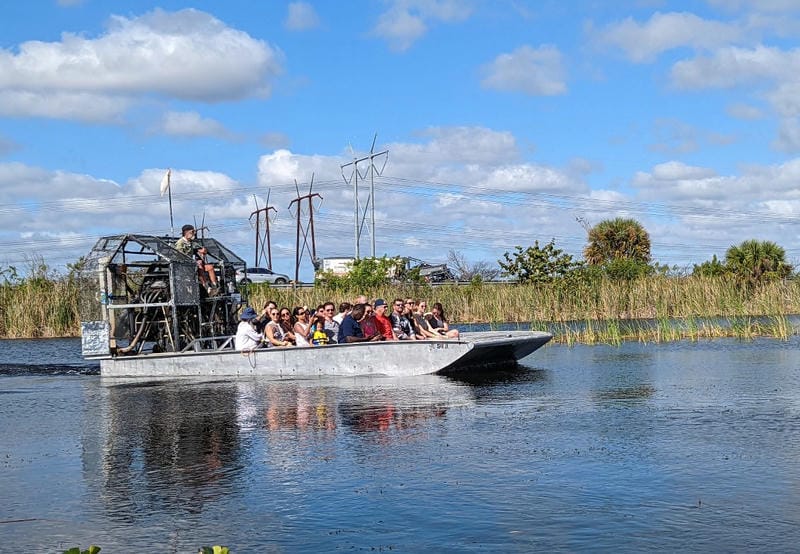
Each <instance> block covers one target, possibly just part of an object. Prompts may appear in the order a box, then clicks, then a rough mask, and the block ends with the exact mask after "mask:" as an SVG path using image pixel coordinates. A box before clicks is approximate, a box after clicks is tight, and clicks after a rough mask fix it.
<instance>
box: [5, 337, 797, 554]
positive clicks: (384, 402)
mask: <svg viewBox="0 0 800 554" xmlns="http://www.w3.org/2000/svg"><path fill="white" fill-rule="evenodd" d="M798 346H800V344H798V339H797V338H793V339H792V340H791V341H790V342H779V341H773V340H758V341H754V342H737V341H733V340H718V341H714V342H701V343H688V342H683V343H675V344H668V345H643V344H625V345H623V346H622V347H619V348H617V347H606V346H593V347H586V346H575V347H566V346H548V347H546V348H544V349H542V350H540V351H539V352H537V353H535V354H534V355H533V356H531V357H529V358H528V359H527V360H525V362H526V363H527V364H528V365H527V366H524V367H521V368H519V369H518V370H514V371H506V372H504V373H501V374H498V375H495V376H493V377H491V378H487V377H486V376H480V375H470V376H466V377H465V378H464V379H462V380H454V379H449V378H443V377H436V376H428V377H423V378H411V379H404V380H391V379H371V380H359V379H352V378H351V379H345V380H322V381H319V380H312V381H283V382H277V381H270V380H266V379H246V380H238V381H220V380H216V381H210V380H161V381H158V380H132V381H122V380H118V379H117V380H109V379H104V378H101V377H100V376H99V375H97V374H96V367H95V366H92V365H90V364H85V363H83V362H82V361H81V360H80V356H79V348H80V345H79V342H78V341H74V340H65V341H0V421H2V426H0V498H2V499H3V501H2V502H0V551H20V552H60V551H63V550H64V549H66V548H67V547H71V546H78V545H81V546H83V547H86V546H88V545H89V544H91V543H94V544H98V545H100V546H102V547H103V553H104V554H105V553H106V552H108V553H113V552H133V551H137V549H141V550H142V551H154V552H192V553H193V552H196V551H197V549H198V547H200V546H203V545H211V544H225V545H228V546H230V547H232V550H233V551H234V552H240V553H241V552H295V551H335V550H342V551H389V550H392V551H401V552H402V551H448V552H458V551H466V552H471V551H479V552H499V551H503V552H507V551H512V552H513V551H516V552H531V551H548V552H550V551H598V550H606V551H611V550H614V551H617V550H628V551H630V550H662V551H679V550H689V551H792V550H795V549H796V548H797V545H798V544H800V525H799V524H800V464H798V460H800V456H798V455H799V454H800V377H799V375H800V372H798V368H799V367H800V354H799V352H800V350H799V349H798Z"/></svg>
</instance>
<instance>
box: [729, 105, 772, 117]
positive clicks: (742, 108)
mask: <svg viewBox="0 0 800 554" xmlns="http://www.w3.org/2000/svg"><path fill="white" fill-rule="evenodd" d="M725 111H726V112H727V113H728V115H730V116H731V117H734V118H736V119H743V120H745V121H752V120H756V119H761V118H762V117H764V112H763V111H761V109H759V108H757V107H756V106H752V105H750V104H745V103H742V102H737V103H735V104H730V105H729V106H727V107H726V108H725Z"/></svg>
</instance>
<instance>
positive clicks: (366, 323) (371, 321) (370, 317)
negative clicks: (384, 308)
mask: <svg viewBox="0 0 800 554" xmlns="http://www.w3.org/2000/svg"><path fill="white" fill-rule="evenodd" d="M359 325H361V331H362V332H363V333H364V336H365V337H372V336H375V335H381V336H383V333H381V331H380V329H378V324H377V323H375V310H373V309H372V305H370V304H369V303H366V304H364V319H363V320H362V321H361V322H360V323H359ZM384 338H385V337H384ZM381 340H383V339H381Z"/></svg>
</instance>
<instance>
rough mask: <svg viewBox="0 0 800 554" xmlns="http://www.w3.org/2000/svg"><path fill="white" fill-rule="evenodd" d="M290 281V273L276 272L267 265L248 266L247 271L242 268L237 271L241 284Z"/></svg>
mask: <svg viewBox="0 0 800 554" xmlns="http://www.w3.org/2000/svg"><path fill="white" fill-rule="evenodd" d="M289 281H290V279H289V276H288V275H284V274H283V273H275V272H274V271H272V270H270V269H267V268H266V267H248V268H247V273H246V274H245V272H244V271H242V270H241V269H239V270H237V271H236V282H238V283H239V284H241V285H248V284H250V283H270V284H271V285H285V284H286V283H288V282H289Z"/></svg>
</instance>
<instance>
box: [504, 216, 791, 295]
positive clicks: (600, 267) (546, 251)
mask: <svg viewBox="0 0 800 554" xmlns="http://www.w3.org/2000/svg"><path fill="white" fill-rule="evenodd" d="M587 239H588V241H587V245H586V248H585V249H584V251H583V259H582V260H580V259H575V258H574V257H573V256H572V255H571V254H567V253H565V252H564V251H563V250H561V249H560V248H557V247H556V245H555V239H552V240H550V242H548V243H547V244H544V245H540V244H539V241H535V242H534V244H533V246H528V247H527V248H523V247H521V246H517V247H516V248H515V249H514V250H513V251H512V252H506V253H505V254H503V258H502V259H500V260H499V264H500V268H501V271H502V274H503V275H504V276H506V277H510V278H511V279H514V280H516V281H518V282H521V283H547V282H552V281H555V280H558V279H571V278H581V277H597V276H605V277H608V278H610V279H615V280H631V279H637V278H640V277H646V276H648V275H653V274H667V273H669V272H670V268H669V267H667V266H663V265H660V264H658V263H657V262H654V261H653V260H652V258H651V254H650V235H649V234H648V232H647V231H646V230H645V228H644V227H643V226H642V225H641V224H640V223H639V222H638V221H636V220H635V219H625V218H615V219H607V220H604V221H601V222H600V223H598V224H597V225H595V226H594V227H592V228H591V229H589V233H588V237H587ZM792 271H793V267H792V265H791V264H789V263H788V262H787V261H786V251H785V250H784V249H783V248H782V247H780V246H778V245H777V244H775V243H774V242H770V241H759V240H755V239H750V240H745V241H744V242H742V243H741V244H739V245H733V246H731V247H730V248H728V250H727V251H726V252H725V257H724V259H722V260H720V259H718V258H717V256H716V255H714V256H713V257H712V258H711V260H708V261H705V262H703V263H700V264H695V265H694V266H693V268H692V274H693V275H700V276H703V277H718V276H719V277H721V276H727V277H731V278H734V279H736V280H738V281H740V282H742V283H743V284H746V285H756V284H759V283H764V282H767V281H771V280H776V279H783V278H785V277H788V276H789V275H790V274H791V273H792Z"/></svg>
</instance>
